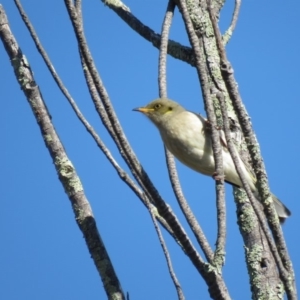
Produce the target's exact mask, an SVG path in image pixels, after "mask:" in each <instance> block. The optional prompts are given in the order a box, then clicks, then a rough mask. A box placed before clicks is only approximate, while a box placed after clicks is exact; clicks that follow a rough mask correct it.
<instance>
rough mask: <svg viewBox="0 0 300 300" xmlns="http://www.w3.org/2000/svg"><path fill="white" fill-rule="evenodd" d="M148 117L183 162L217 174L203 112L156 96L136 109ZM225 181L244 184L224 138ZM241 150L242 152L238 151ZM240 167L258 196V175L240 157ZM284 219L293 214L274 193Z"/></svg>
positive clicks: (275, 201) (277, 209)
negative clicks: (198, 112) (201, 113)
mask: <svg viewBox="0 0 300 300" xmlns="http://www.w3.org/2000/svg"><path fill="white" fill-rule="evenodd" d="M134 111H139V112H141V113H143V114H144V115H145V116H147V117H148V118H149V119H150V120H151V121H152V122H153V123H154V125H155V126H156V127H157V129H158V130H159V132H160V135H161V138H162V140H163V142H164V144H165V146H166V147H167V149H168V150H169V151H170V152H171V153H172V154H173V155H174V156H175V157H176V158H177V159H178V160H179V161H181V162H182V163H183V164H185V165H186V166H188V167H189V168H191V169H193V170H195V171H197V172H199V173H202V174H204V175H208V176H213V175H214V172H215V162H214V155H213V149H212V142H211V138H210V130H209V126H208V125H209V123H208V121H207V120H206V119H205V118H204V117H202V116H201V115H199V114H195V113H193V112H190V111H187V110H186V109H185V108H183V107H182V106H181V105H180V104H178V103H176V102H174V101H172V100H170V99H167V98H159V99H156V100H154V101H152V102H150V103H149V104H147V105H146V106H144V107H139V108H135V109H134ZM221 139H222V140H221V145H222V154H223V168H224V175H225V181H226V182H227V183H229V184H231V185H234V186H237V187H243V184H242V182H241V180H240V177H239V175H238V173H237V172H236V169H235V166H234V163H233V161H232V158H231V155H230V153H229V151H228V149H227V147H226V145H227V143H226V140H225V139H223V138H221ZM237 153H238V152H237ZM239 162H240V166H241V168H242V171H243V174H244V175H245V177H246V179H247V182H248V184H249V186H250V188H251V190H252V192H253V193H254V195H255V196H256V197H258V191H257V188H256V186H255V184H256V177H255V174H254V173H253V172H252V170H251V168H250V167H249V166H248V165H247V164H246V163H245V162H244V161H243V160H242V159H241V157H240V156H239ZM272 198H273V201H274V205H275V209H276V212H277V214H278V217H279V219H280V221H281V222H284V220H285V219H286V218H287V217H289V216H290V215H291V212H290V211H289V209H288V208H287V207H286V206H285V205H284V204H283V203H282V202H281V201H280V200H279V199H278V198H277V197H276V196H274V195H272Z"/></svg>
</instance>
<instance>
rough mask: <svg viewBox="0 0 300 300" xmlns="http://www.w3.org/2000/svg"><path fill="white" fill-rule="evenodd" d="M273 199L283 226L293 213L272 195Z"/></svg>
mask: <svg viewBox="0 0 300 300" xmlns="http://www.w3.org/2000/svg"><path fill="white" fill-rule="evenodd" d="M272 198H273V202H274V206H275V210H276V212H277V215H278V218H279V220H280V223H281V224H283V223H284V221H285V219H286V218H288V217H289V216H290V215H291V211H290V210H289V209H288V208H287V207H286V206H285V205H284V204H283V203H282V202H281V201H280V200H279V199H278V198H277V197H276V196H275V195H274V194H272Z"/></svg>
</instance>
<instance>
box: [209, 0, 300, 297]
mask: <svg viewBox="0 0 300 300" xmlns="http://www.w3.org/2000/svg"><path fill="white" fill-rule="evenodd" d="M208 10H209V14H210V18H211V22H212V25H213V29H214V33H215V36H216V41H217V47H218V50H219V53H220V59H221V66H222V76H223V79H224V82H225V84H226V87H227V89H228V93H229V95H230V98H231V100H232V103H233V105H234V108H235V111H236V114H237V116H238V119H239V122H240V124H241V127H242V130H243V133H244V136H245V140H246V143H247V146H248V150H249V153H250V156H251V159H252V162H253V169H254V172H255V175H256V177H257V180H258V182H257V185H258V191H259V195H260V197H261V199H262V204H263V206H264V209H265V212H266V215H267V220H268V224H269V226H270V228H271V231H272V234H273V237H274V239H275V243H274V242H273V240H272V237H271V236H270V233H269V231H268V229H267V228H265V226H264V225H263V223H262V228H263V230H264V233H265V235H266V237H267V239H268V242H269V245H270V248H271V251H272V252H273V255H274V257H275V261H276V263H277V266H278V268H279V270H280V277H281V279H282V281H283V282H284V285H285V289H286V292H287V296H288V298H289V299H297V290H296V285H295V275H294V270H293V266H292V262H291V260H290V257H289V254H288V250H287V247H286V244H285V240H284V237H283V233H282V228H281V226H280V224H279V221H278V216H277V214H276V212H275V209H274V206H273V204H271V203H272V200H270V199H272V197H271V193H270V190H269V184H268V179H267V175H266V170H265V166H264V163H263V161H262V158H261V155H260V149H259V145H258V143H257V139H256V137H255V134H254V132H253V129H252V126H251V123H250V121H249V117H248V114H247V112H246V110H245V107H244V105H243V104H242V100H241V98H240V95H239V92H238V87H237V84H236V81H235V79H234V76H233V70H232V68H231V66H230V63H229V61H228V60H227V57H226V52H225V49H224V45H223V43H222V38H221V35H220V31H219V28H218V24H217V21H216V19H215V17H214V15H213V11H212V8H211V5H210V0H208ZM251 194H252V193H251ZM247 195H248V193H247ZM248 196H249V195H248ZM250 200H251V199H250ZM251 204H253V203H252V202H251ZM275 220H277V221H275ZM260 221H261V220H260ZM274 246H275V248H274ZM276 247H277V249H276ZM277 250H278V252H277ZM278 253H279V255H280V258H281V259H278ZM281 260H282V262H281ZM286 271H287V272H288V273H287V272H286Z"/></svg>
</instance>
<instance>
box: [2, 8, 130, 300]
mask: <svg viewBox="0 0 300 300" xmlns="http://www.w3.org/2000/svg"><path fill="white" fill-rule="evenodd" d="M0 38H1V40H2V41H3V44H4V46H5V49H6V51H7V53H8V55H9V58H10V60H11V61H12V65H13V67H14V71H15V75H16V77H17V80H18V82H19V83H20V86H21V88H22V90H23V92H24V94H25V97H26V98H27V99H28V103H29V105H30V106H31V109H32V112H33V114H34V116H35V118H36V120H37V123H38V126H39V127H40V130H41V133H42V136H43V139H44V141H45V144H46V147H47V149H48V151H49V154H50V156H51V158H52V160H53V163H54V166H55V169H56V171H57V174H58V177H59V179H60V181H61V183H62V185H63V187H64V189H65V192H66V194H67V195H68V197H69V199H70V202H71V204H72V207H73V211H74V214H75V219H76V222H77V224H78V226H79V228H80V230H81V231H82V233H83V235H84V238H85V241H86V244H87V246H88V249H89V251H90V253H91V256H92V258H93V260H94V263H95V265H96V267H97V270H98V272H99V274H100V276H101V279H102V282H103V285H104V288H105V291H106V293H107V296H108V298H109V299H122V300H124V299H125V296H124V294H123V291H122V288H121V284H120V282H119V280H118V277H117V274H116V273H115V271H114V268H113V265H112V263H111V261H110V258H109V255H108V252H107V251H106V249H105V245H104V244H103V242H102V239H101V237H100V233H99V231H98V229H97V226H96V222H95V219H94V216H93V212H92V208H91V206H90V204H89V202H88V199H87V198H86V196H85V194H84V191H83V187H82V183H81V181H80V178H79V177H78V175H77V173H76V170H75V168H74V166H73V164H72V162H71V161H70V160H69V158H68V156H67V153H66V152H65V150H64V146H63V144H62V143H61V141H60V139H59V137H58V135H57V133H56V130H55V128H54V126H53V124H52V122H51V116H50V115H49V112H48V109H47V107H46V105H45V103H44V100H43V98H42V95H41V94H40V91H39V87H38V86H37V85H36V83H35V80H34V78H33V73H32V71H31V68H30V65H29V64H28V62H27V60H26V57H25V56H24V55H23V54H22V51H21V49H20V48H19V46H18V44H17V42H16V40H15V38H14V36H13V34H12V33H11V31H10V28H9V26H8V20H7V17H6V15H5V12H4V10H3V8H2V6H1V5H0Z"/></svg>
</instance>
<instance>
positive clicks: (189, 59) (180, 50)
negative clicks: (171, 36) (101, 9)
mask: <svg viewBox="0 0 300 300" xmlns="http://www.w3.org/2000/svg"><path fill="white" fill-rule="evenodd" d="M101 1H102V2H104V3H105V5H107V6H108V7H109V8H110V9H112V10H113V11H114V12H115V13H116V14H117V15H118V16H119V17H120V18H121V19H122V20H123V21H124V22H125V23H126V24H127V25H128V26H130V28H131V29H133V30H134V31H136V32H137V33H138V34H139V35H140V36H142V37H143V38H144V39H146V40H147V41H149V42H151V43H152V45H153V46H154V47H156V48H158V49H159V47H160V39H161V37H160V35H159V34H157V33H155V32H154V31H153V30H152V29H151V28H149V27H148V26H146V25H144V24H143V23H142V22H141V21H140V20H139V19H137V18H136V17H135V16H134V15H133V14H132V13H131V12H130V9H129V8H128V7H127V6H126V5H124V3H122V2H121V1H120V0H101ZM168 54H169V55H171V56H172V57H174V58H176V59H179V60H182V61H184V62H186V63H188V64H190V65H192V66H194V64H195V60H194V55H193V51H192V49H191V48H190V47H187V46H183V45H181V44H180V43H178V42H175V41H173V40H169V42H168Z"/></svg>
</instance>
